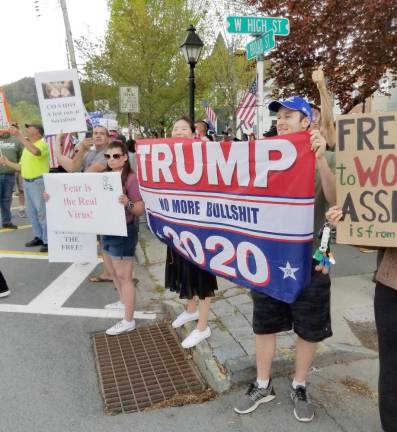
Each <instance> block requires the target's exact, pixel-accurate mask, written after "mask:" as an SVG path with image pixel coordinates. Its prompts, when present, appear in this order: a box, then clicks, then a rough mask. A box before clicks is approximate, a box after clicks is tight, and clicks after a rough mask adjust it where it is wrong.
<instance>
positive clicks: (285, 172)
mask: <svg viewBox="0 0 397 432" xmlns="http://www.w3.org/2000/svg"><path fill="white" fill-rule="evenodd" d="M309 137H310V135H309V133H308V132H306V131H305V132H299V133H295V134H290V135H284V136H280V137H272V138H270V139H266V140H257V141H251V142H239V141H228V142H226V141H225V142H211V141H198V140H190V139H184V138H169V139H145V140H139V141H138V143H137V156H138V157H137V162H138V178H139V183H140V189H141V194H142V197H143V199H144V201H145V205H146V212H147V219H148V225H149V227H150V229H151V231H152V232H153V233H154V234H155V235H156V236H157V237H158V238H159V239H160V240H162V241H163V242H165V243H167V244H168V245H169V246H171V247H172V248H173V249H174V250H176V251H177V252H178V253H179V254H180V255H182V256H183V257H185V258H186V259H187V260H189V261H191V262H193V263H194V264H196V265H197V266H198V267H201V268H203V269H205V270H207V271H209V272H211V273H214V274H216V275H217V276H222V277H225V278H227V279H230V280H232V281H234V282H235V283H236V284H239V285H243V286H246V287H248V288H251V289H254V290H256V291H259V292H263V293H266V294H268V295H270V296H272V297H275V298H277V299H280V300H282V301H285V302H288V303H290V302H293V301H294V300H295V299H296V297H297V296H298V295H299V293H300V291H301V290H302V289H303V287H304V286H305V285H306V284H307V283H308V282H309V281H310V277H311V262H312V259H311V255H312V240H313V213H314V212H313V210H314V208H313V205H314V155H313V152H312V151H311V150H310V140H309Z"/></svg>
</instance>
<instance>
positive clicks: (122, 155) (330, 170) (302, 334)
mask: <svg viewBox="0 0 397 432" xmlns="http://www.w3.org/2000/svg"><path fill="white" fill-rule="evenodd" d="M313 81H314V82H315V84H316V85H317V87H318V89H319V94H320V99H321V107H318V106H316V105H313V104H312V105H311V104H309V103H308V102H307V101H306V100H305V99H303V98H302V97H299V96H293V97H290V98H288V99H284V100H277V101H273V102H271V103H270V105H269V109H270V110H271V111H272V112H273V113H276V116H277V117H276V123H275V125H272V127H271V128H270V130H269V131H267V132H266V133H265V134H264V138H269V137H272V136H276V135H277V136H281V135H286V134H290V133H294V132H299V131H304V130H309V131H310V144H311V149H312V151H313V152H314V153H315V160H316V173H315V205H314V207H315V208H314V232H315V233H317V232H320V231H321V227H322V226H323V225H324V221H325V217H327V218H328V220H329V223H330V224H331V225H332V226H336V225H337V222H338V220H339V219H340V218H341V217H342V216H343V215H342V211H341V209H339V208H338V207H336V181H335V153H334V152H333V151H330V150H333V149H334V147H335V143H336V134H335V128H334V121H333V115H332V106H331V102H330V99H329V93H328V91H327V88H326V85H325V79H324V75H323V73H322V70H321V69H318V70H316V71H314V72H313ZM11 133H12V139H10V140H9V142H10V146H9V147H7V148H3V150H2V154H1V155H0V166H1V167H2V168H1V171H0V185H1V188H2V192H1V193H2V197H3V198H2V199H1V216H2V223H3V227H5V228H7V227H8V228H14V226H13V223H12V220H11V213H10V211H9V208H10V203H11V201H10V191H11V194H12V190H13V188H14V184H15V175H14V171H20V172H21V176H22V178H23V181H24V191H25V200H26V209H27V213H28V216H29V218H30V219H31V221H32V229H33V234H34V238H33V239H32V240H31V241H30V242H28V243H27V244H26V246H27V247H34V246H41V249H40V250H41V251H46V250H47V232H46V216H45V199H50V197H48V196H46V194H45V193H44V183H43V174H45V173H47V172H49V164H48V147H47V144H46V143H45V141H44V140H43V129H42V127H41V126H40V125H37V124H35V125H30V124H27V125H26V136H25V135H24V134H22V132H21V130H20V129H19V128H18V126H17V125H14V126H12V127H11ZM171 136H172V137H181V138H192V139H193V138H200V139H202V140H207V141H212V140H214V139H216V137H214V136H213V134H212V133H211V132H210V131H209V127H208V124H207V123H206V122H205V121H203V120H200V121H198V122H196V123H195V124H192V123H191V121H190V119H189V118H187V117H181V118H179V119H177V120H176V121H175V123H174V125H173V129H172V134H171ZM255 138H256V137H255V135H254V134H250V135H245V136H242V138H241V139H242V140H244V141H251V140H255ZM261 138H262V137H261ZM62 139H63V137H62V136H58V138H57V158H58V162H59V164H60V166H61V167H62V168H63V170H65V171H66V172H103V171H105V170H111V171H117V172H120V173H121V178H122V185H123V194H122V195H121V196H120V198H119V204H120V205H123V206H124V208H125V212H126V224H127V233H128V235H127V237H119V236H109V235H104V236H101V238H100V245H101V249H102V254H103V259H104V264H105V270H104V272H103V273H101V274H99V275H98V276H95V277H94V278H93V280H92V281H93V282H99V281H113V283H114V285H115V287H116V288H117V290H118V293H119V301H118V302H116V303H114V304H111V305H107V308H108V309H120V310H123V311H124V318H123V320H122V321H120V322H118V323H116V324H115V325H114V326H112V327H111V328H109V329H108V330H106V333H107V334H108V335H117V334H120V333H123V332H127V331H132V330H134V329H135V321H134V305H135V288H134V280H133V266H132V258H133V257H134V253H135V247H136V243H137V237H138V229H137V225H136V221H137V218H138V217H139V216H140V215H143V213H144V203H143V201H142V197H141V195H140V192H139V187H138V181H137V177H136V174H135V171H136V159H135V154H134V148H133V144H134V143H133V141H131V140H130V141H129V142H127V143H126V140H125V138H124V137H123V136H121V135H117V136H116V135H114V136H111V135H110V134H109V132H108V130H107V129H106V128H104V127H102V126H100V127H96V128H94V130H93V136H92V138H91V137H86V138H85V139H83V140H82V141H81V143H80V144H79V145H78V147H77V151H76V154H75V155H74V156H73V157H72V158H69V157H66V156H64V155H63V154H62V151H61V148H62ZM222 139H223V140H224V141H231V140H233V139H235V140H237V138H233V137H232V136H231V134H230V131H229V130H225V131H224V133H223V137H222ZM11 143H12V145H11ZM4 191H7V193H5V192H4ZM4 196H7V198H6V199H4ZM329 208H330V210H328V209H329ZM318 245H319V239H318V238H317V237H316V238H315V240H314V244H313V253H315V250H316V249H317V247H318ZM311 264H312V275H311V282H310V284H309V285H308V286H306V287H305V288H304V290H303V292H302V293H301V295H300V296H299V297H298V299H297V300H296V301H295V302H293V303H291V304H287V303H284V302H282V301H279V300H276V299H274V298H273V297H270V296H268V295H266V294H260V293H257V292H253V293H252V298H253V323H252V325H253V333H254V334H255V344H256V368H257V379H256V381H255V382H254V383H252V384H251V385H250V386H249V387H248V390H247V391H246V393H245V394H244V395H242V396H241V397H240V399H239V400H238V401H237V403H236V406H235V408H234V410H235V411H236V412H237V413H239V414H247V413H250V412H252V411H254V410H255V409H256V408H257V407H258V406H259V405H260V404H263V403H266V402H269V401H271V400H273V399H274V398H275V395H276V393H275V389H274V387H273V384H272V379H271V370H272V361H273V358H274V355H275V352H276V334H277V333H280V332H284V331H288V330H293V331H294V332H295V333H296V336H297V342H296V361H295V371H294V376H293V379H292V382H291V389H290V392H291V398H292V401H293V414H294V416H295V418H296V419H297V420H299V421H301V422H310V421H311V420H312V419H313V417H314V414H315V413H314V405H313V404H312V402H311V401H310V398H309V396H308V392H307V383H306V378H307V374H308V371H309V369H310V367H311V365H312V362H313V359H314V357H315V354H316V349H317V346H318V343H319V342H321V341H323V340H324V339H326V338H328V337H330V336H332V327H331V311H330V309H331V301H330V300H331V290H330V288H331V279H330V276H329V273H328V272H327V271H319V266H318V263H317V262H316V261H315V260H313V262H312V263H311ZM396 269H397V257H396V249H392V248H389V249H387V250H386V253H385V254H384V256H383V259H382V260H381V261H380V265H379V269H378V272H377V284H376V295H375V315H376V325H377V329H378V337H379V357H380V381H379V406H380V412H381V420H382V425H383V428H384V430H385V431H386V432H391V431H396V430H397V414H396V413H397V410H395V409H394V408H395V407H396V406H397V405H396V402H397V396H396V392H395V389H396V386H397V373H396V369H395V364H396V361H397V337H396V336H397V334H396V332H397V330H396V329H397V325H396V321H397V293H396V291H395V290H396V289H397V270H396ZM0 285H1V290H2V291H1V293H0V297H1V296H5V295H8V294H9V289H8V286H7V284H6V282H5V280H4V278H3V276H2V275H1V273H0ZM165 286H166V287H167V288H169V289H170V290H171V291H175V292H177V293H178V294H179V296H180V298H182V299H185V300H186V301H187V303H186V310H184V311H183V312H182V313H181V314H180V315H179V316H178V317H176V319H175V320H174V321H173V322H172V326H173V327H174V328H177V327H180V326H183V325H184V324H186V323H188V322H191V321H197V325H196V328H195V329H194V330H193V331H192V332H191V333H190V334H189V335H188V336H187V337H186V338H185V339H184V340H183V341H182V346H183V347H184V348H192V347H194V346H196V345H197V344H198V343H200V342H201V341H203V340H205V339H207V338H208V337H210V336H211V330H210V327H209V325H208V314H209V310H210V303H211V298H212V297H214V295H215V291H216V290H217V280H216V277H215V276H214V275H213V274H211V273H209V272H207V271H205V270H203V269H201V268H199V267H197V266H196V265H194V264H192V263H191V262H189V261H187V260H186V259H185V258H184V257H182V256H181V255H179V254H178V253H176V252H175V251H174V250H173V249H171V248H169V247H168V248H167V258H166V267H165Z"/></svg>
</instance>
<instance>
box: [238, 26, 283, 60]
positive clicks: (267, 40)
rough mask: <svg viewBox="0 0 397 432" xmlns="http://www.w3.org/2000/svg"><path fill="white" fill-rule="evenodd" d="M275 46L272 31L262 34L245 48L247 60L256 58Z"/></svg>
mask: <svg viewBox="0 0 397 432" xmlns="http://www.w3.org/2000/svg"><path fill="white" fill-rule="evenodd" d="M275 46H276V39H275V37H274V32H273V30H269V31H268V32H266V33H264V34H263V35H262V37H260V38H257V39H255V40H254V41H252V42H250V43H248V44H247V45H246V46H245V49H246V51H247V60H251V59H253V58H256V57H258V55H259V54H265V53H267V52H268V51H270V50H272V49H273V48H274V47H275Z"/></svg>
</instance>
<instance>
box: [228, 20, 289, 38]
mask: <svg viewBox="0 0 397 432" xmlns="http://www.w3.org/2000/svg"><path fill="white" fill-rule="evenodd" d="M269 30H273V32H274V34H275V36H288V35H289V19H288V18H281V17H275V18H273V17H249V16H228V17H227V31H228V32H229V33H250V34H261V33H266V32H267V31H269Z"/></svg>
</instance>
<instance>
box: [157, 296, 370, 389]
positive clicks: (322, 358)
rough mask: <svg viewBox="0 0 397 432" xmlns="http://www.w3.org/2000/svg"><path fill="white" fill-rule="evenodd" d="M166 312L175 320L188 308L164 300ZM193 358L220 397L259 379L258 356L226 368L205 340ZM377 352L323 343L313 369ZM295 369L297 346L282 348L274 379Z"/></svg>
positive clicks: (235, 361)
mask: <svg viewBox="0 0 397 432" xmlns="http://www.w3.org/2000/svg"><path fill="white" fill-rule="evenodd" d="M162 309H163V311H164V312H165V313H167V314H168V315H169V316H170V317H171V319H174V318H175V317H176V316H177V315H179V314H180V313H182V312H183V310H184V306H183V304H182V303H179V302H177V301H175V300H164V301H163V302H162ZM194 328H195V324H194V323H187V324H186V325H185V326H182V327H180V328H178V329H176V333H177V334H178V336H179V337H180V338H181V339H183V338H185V337H186V336H187V335H188V334H189V333H190V332H191V331H192V330H193V329H194ZM252 338H254V334H252ZM189 351H190V354H191V356H192V358H193V361H194V362H195V364H196V366H197V367H198V369H199V371H200V373H201V374H202V376H203V377H204V378H205V379H206V381H207V383H208V385H209V386H210V387H211V388H212V389H213V390H214V391H215V392H217V393H225V392H227V391H228V390H230V389H231V388H232V387H233V386H237V385H241V384H247V383H249V382H253V381H254V380H255V379H256V376H257V375H256V364H255V355H245V356H243V357H239V358H236V359H229V360H225V362H224V364H222V363H221V362H220V361H219V360H218V359H217V357H216V356H215V355H214V353H213V351H212V349H211V347H210V345H209V343H208V342H207V341H206V340H205V341H203V342H201V343H200V344H199V345H197V346H196V347H195V348H192V349H190V350H189ZM376 357H377V353H376V352H375V351H372V350H369V349H366V348H362V347H354V346H351V345H344V344H332V343H327V342H321V343H320V344H319V347H318V350H317V355H316V358H315V360H314V363H313V369H318V368H323V367H325V366H329V365H331V364H335V363H350V362H352V361H356V360H361V359H368V358H369V359H372V358H376ZM294 365H295V345H291V346H284V347H280V348H278V350H277V354H276V356H275V358H274V361H273V366H272V377H277V376H281V375H284V376H285V375H286V374H290V373H292V372H293V370H294Z"/></svg>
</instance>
